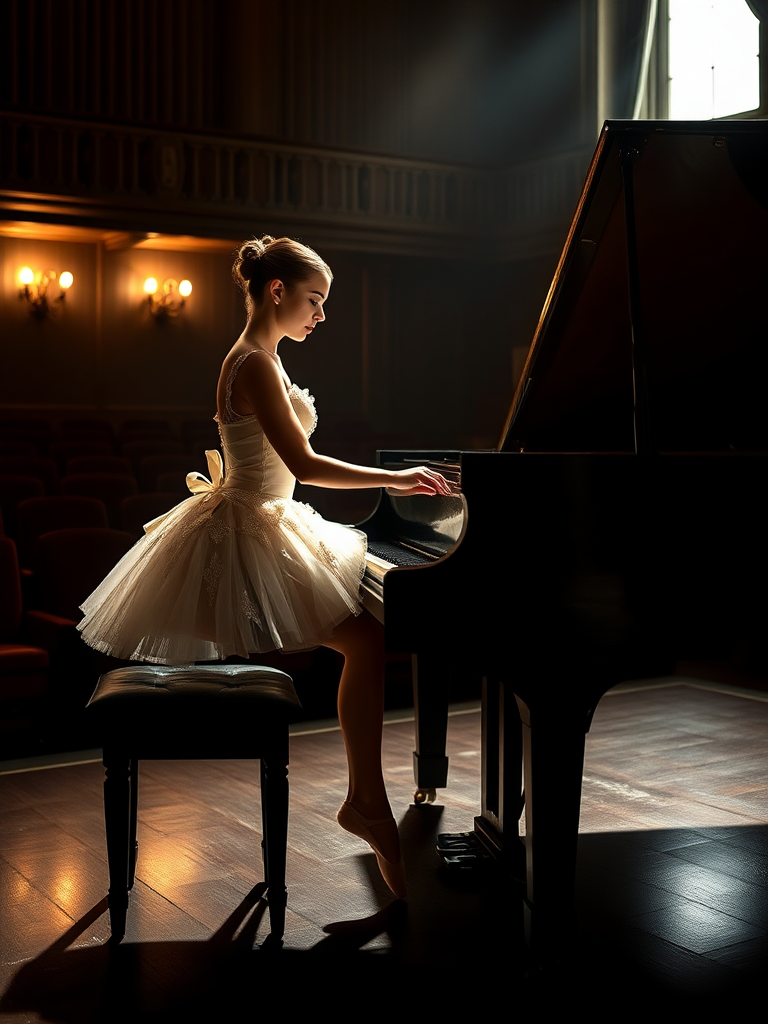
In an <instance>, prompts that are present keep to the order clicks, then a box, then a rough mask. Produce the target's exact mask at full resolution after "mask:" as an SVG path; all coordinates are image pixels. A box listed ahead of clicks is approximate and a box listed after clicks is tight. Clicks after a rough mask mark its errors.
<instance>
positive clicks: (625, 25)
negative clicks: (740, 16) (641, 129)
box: [598, 0, 768, 120]
mask: <svg viewBox="0 0 768 1024" xmlns="http://www.w3.org/2000/svg"><path fill="white" fill-rule="evenodd" d="M761 2H762V3H764V4H768V0H761ZM599 11H600V14H599V54H600V56H599V85H598V90H599V104H600V118H601V120H602V119H605V118H638V117H639V116H640V109H641V105H642V101H643V95H644V89H645V81H646V77H647V72H648V60H649V57H650V52H651V43H652V41H653V32H654V29H655V26H656V11H657V0H601V3H600V8H599Z"/></svg>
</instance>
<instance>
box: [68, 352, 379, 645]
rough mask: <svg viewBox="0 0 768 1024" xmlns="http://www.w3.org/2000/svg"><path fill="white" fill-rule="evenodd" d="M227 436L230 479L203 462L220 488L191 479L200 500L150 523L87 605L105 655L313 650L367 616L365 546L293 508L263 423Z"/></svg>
mask: <svg viewBox="0 0 768 1024" xmlns="http://www.w3.org/2000/svg"><path fill="white" fill-rule="evenodd" d="M242 358H244V357H241V360H242ZM241 360H239V361H238V363H237V364H236V366H235V367H233V374H232V376H231V379H234V374H235V373H236V372H237V368H238V366H239V363H240V361H241ZM289 397H290V399H291V403H292V404H293V407H294V409H295V411H296V413H297V415H298V416H299V419H300V420H301V422H302V425H303V426H304V428H305V430H307V433H308V434H309V433H311V431H312V429H313V428H314V425H315V422H316V418H315V412H314V403H313V400H312V398H311V396H310V395H309V394H308V393H307V392H306V391H300V390H299V389H298V388H297V387H296V386H295V385H291V386H290V389H289ZM231 415H233V416H234V414H233V413H231ZM220 432H221V438H222V444H223V448H224V466H225V467H226V471H225V472H223V467H222V463H221V458H220V456H219V453H218V452H208V453H206V454H207V456H208V465H209V472H210V473H211V479H210V480H207V479H206V478H205V477H202V476H201V475H200V474H190V476H189V477H188V478H187V481H188V484H189V486H190V489H191V490H192V491H193V492H196V493H193V494H192V495H191V496H190V497H189V498H187V499H186V500H184V501H182V502H181V503H180V504H179V505H177V506H176V507H175V508H173V509H171V511H170V512H168V513H167V514H166V515H164V516H161V517H160V518H159V519H156V520H154V521H153V522H152V523H148V524H147V526H146V527H145V535H144V536H143V537H142V538H141V539H140V540H139V541H138V542H137V543H136V544H135V545H134V546H133V548H131V550H130V551H129V552H128V553H127V554H126V555H125V556H124V557H123V558H122V559H121V561H120V562H119V563H118V564H117V565H116V566H115V568H114V569H113V570H112V572H111V573H110V574H109V575H108V576H107V578H106V579H105V580H104V581H103V582H102V583H101V584H100V585H99V586H98V587H97V588H96V590H95V591H94V592H93V593H92V594H91V595H90V597H88V599H87V600H86V601H85V602H84V603H83V605H82V611H83V613H84V618H83V619H82V621H81V622H80V624H79V626H78V628H79V629H80V631H81V633H82V636H83V639H84V640H85V641H86V642H87V643H88V644H90V645H91V646H92V647H94V648H96V649H97V650H99V651H103V652H104V653H106V654H110V655H113V656H114V657H117V658H127V659H131V660H136V661H149V662H158V663H161V664H181V663H186V662H193V661H212V660H215V659H223V658H227V657H229V656H230V655H240V656H242V657H247V656H248V655H250V654H255V653H266V652H268V651H274V650H281V651H298V650H306V649H309V648H312V647H317V646H318V645H319V644H321V643H323V642H324V641H325V640H327V639H328V638H329V637H330V636H331V634H332V633H333V630H334V628H335V627H336V626H337V625H338V624H339V623H340V622H341V621H342V620H344V619H345V618H347V616H348V615H350V614H358V613H359V611H360V609H361V602H360V582H361V579H362V575H363V571H364V569H365V551H366V536H365V534H364V533H362V532H361V531H360V530H356V529H353V528H351V527H347V526H343V525H341V524H340V523H332V522H327V521H326V520H325V519H323V518H322V516H320V515H319V514H318V513H317V512H315V511H314V509H312V508H310V506H308V505H305V504H303V503H302V502H298V501H295V500H293V498H292V494H293V489H294V485H295V481H294V479H293V477H292V476H291V475H290V473H289V471H288V470H287V468H286V467H285V465H284V464H283V463H282V462H281V461H280V459H279V458H278V456H277V454H276V452H275V451H274V449H273V448H272V446H271V445H270V444H269V442H268V440H267V438H266V436H265V435H264V433H263V431H262V430H261V428H260V426H259V424H258V421H257V420H256V419H255V417H252V416H250V417H238V418H237V419H236V420H235V421H234V422H232V423H229V422H227V423H221V424H220Z"/></svg>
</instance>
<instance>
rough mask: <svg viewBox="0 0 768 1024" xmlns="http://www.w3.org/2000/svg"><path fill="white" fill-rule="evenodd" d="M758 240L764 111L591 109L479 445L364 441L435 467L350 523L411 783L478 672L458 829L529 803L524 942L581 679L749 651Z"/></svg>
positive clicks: (763, 567) (510, 840)
mask: <svg viewBox="0 0 768 1024" xmlns="http://www.w3.org/2000/svg"><path fill="white" fill-rule="evenodd" d="M767 252H768V123H767V122H765V121H707V122H696V123H692V122H673V121H607V122H606V123H605V124H604V126H603V129H602V131H601V133H600V137H599V141H598V145H597V148H596V151H595V154H594V157H593V159H592V161H591V164H590V166H589V170H588V172H587V176H586V181H585V184H584V187H583V190H582V193H581V196H580V199H579V201H578V205H577V208H576V212H575V215H574V217H573V220H572V223H571V227H570V230H569V232H568V235H567V238H566V241H565V245H564V248H563V251H562V255H561V257H560V260H559V263H558V265H557V270H556V273H555V276H554V279H553V281H552V284H551V287H550V289H549V292H548V294H547V296H546V300H545V302H544V307H543V310H542V313H541V317H540V319H539V323H538V326H537V329H536V332H535V335H534V338H533V341H532V343H531V345H530V349H529V353H528V357H527V361H526V363H525V367H524V370H523V372H522V375H521V379H520V382H519V384H518V386H517V389H516V392H515V394H514V397H513V399H512V403H511V407H510V410H509V413H508V416H507V419H506V423H505V424H504V426H503V429H502V430H501V434H500V440H499V442H498V445H497V447H496V448H495V449H494V450H492V451H400V452H395V451H387V452H380V453H379V454H378V458H379V462H380V464H382V465H385V466H388V467H391V468H397V467H402V466H404V465H407V464H409V463H414V462H415V463H423V462H428V463H430V464H433V465H435V466H437V468H439V469H441V471H442V472H444V473H445V475H446V476H448V477H449V478H450V479H451V480H452V481H453V483H454V489H455V493H454V494H453V495H451V496H450V497H445V498H427V497H405V498H397V497H392V496H389V495H386V494H385V495H382V498H381V501H380V503H379V506H378V507H377V509H376V510H375V512H374V513H373V515H372V516H371V517H370V519H368V520H367V521H366V522H365V523H363V524H362V527H361V528H362V529H364V530H365V531H366V532H367V534H368V537H369V549H370V550H369V557H368V568H367V571H366V578H365V581H364V600H365V604H366V607H368V609H369V610H370V611H371V612H372V613H373V614H374V615H376V616H377V618H379V619H380V621H382V622H383V624H384V628H385V635H386V642H387V645H388V647H389V649H391V650H393V651H400V652H411V654H412V655H413V663H414V702H415V709H416V749H415V752H414V772H415V780H416V797H415V799H416V802H421V801H428V800H431V799H434V795H435V792H436V790H437V789H439V788H442V787H444V786H446V785H447V781H448V761H447V759H446V756H445V738H446V723H447V708H448V700H449V694H450V681H451V678H452V677H453V678H455V677H456V674H457V673H462V674H463V673H472V674H474V675H475V676H476V677H477V678H478V679H479V680H482V695H483V700H482V793H481V807H480V813H479V814H478V816H477V817H476V818H475V821H474V828H473V831H472V832H471V833H469V836H470V837H471V839H472V841H473V842H476V843H479V844H480V845H481V847H482V849H483V850H485V851H489V852H490V853H492V854H493V855H494V856H496V857H498V858H499V859H500V860H501V861H502V862H504V861H507V862H509V863H510V864H511V863H514V862H515V861H516V860H517V859H518V854H519V851H520V838H519V828H518V821H519V818H520V816H521V814H522V811H523V808H524V809H525V840H524V842H525V853H524V859H525V884H526V899H525V905H526V908H527V922H528V927H529V939H530V940H531V941H532V942H534V943H539V944H541V943H542V942H544V943H546V942H547V937H548V939H549V941H550V942H551V941H553V936H554V935H555V934H557V928H556V926H555V923H554V922H558V923H559V922H561V921H562V920H563V915H564V914H567V912H568V909H569V906H570V904H571V903H572V897H573V885H574V874H575V865H576V847H577V835H578V825H579V810H580V802H581V782H582V774H583V764H584V746H585V736H586V733H587V731H588V730H589V727H590V723H591V720H592V716H593V713H594V711H595V708H596V706H597V704H598V702H599V700H600V698H601V697H602V696H603V695H604V694H605V693H606V692H607V691H608V690H609V689H610V688H611V687H613V686H615V685H616V684H618V683H620V682H622V681H625V680H630V679H643V678H651V677H659V676H663V675H666V674H668V673H670V672H672V671H673V670H674V668H675V664H676V662H677V661H679V660H681V659H696V660H704V659H728V658H731V657H732V656H733V655H734V652H736V651H738V650H740V649H741V650H750V649H755V647H756V646H757V647H758V648H760V646H761V645H762V653H763V654H764V653H765V644H766V629H765V623H766V622H768V607H767V606H768V600H767V598H766V580H767V579H768V573H767V570H768V558H767V557H766V534H767V533H768V529H767V526H768V499H767V498H766V494H767V493H768V455H767V453H768V396H767V395H766V387H767V386H768V324H767V322H766V321H767V319H768V312H767V311H768V303H767V302H766V286H767V284H768V274H767V273H766V272H767V271H768V256H767V255H766V253H767ZM521 767H522V771H521ZM462 842H463V840H462Z"/></svg>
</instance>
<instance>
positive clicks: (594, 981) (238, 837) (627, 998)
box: [0, 680, 768, 1024]
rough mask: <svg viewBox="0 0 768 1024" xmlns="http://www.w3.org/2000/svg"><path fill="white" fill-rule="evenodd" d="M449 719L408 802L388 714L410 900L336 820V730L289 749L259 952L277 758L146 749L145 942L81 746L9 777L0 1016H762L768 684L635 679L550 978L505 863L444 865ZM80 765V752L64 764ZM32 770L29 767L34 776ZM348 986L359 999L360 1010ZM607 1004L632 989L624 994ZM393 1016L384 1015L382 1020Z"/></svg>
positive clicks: (458, 780) (460, 819) (461, 720)
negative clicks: (525, 1012)
mask: <svg viewBox="0 0 768 1024" xmlns="http://www.w3.org/2000/svg"><path fill="white" fill-rule="evenodd" d="M459 711H460V713H456V714H453V715H452V716H451V718H450V722H449V732H448V753H449V756H450V760H451V770H450V776H449V786H448V789H447V790H445V792H443V793H441V794H440V798H439V801H438V802H437V803H435V804H432V805H422V806H419V807H416V806H414V805H413V804H412V803H411V799H412V795H413V788H414V787H413V779H412V773H411V749H412V744H413V723H412V722H411V721H410V720H400V721H390V722H389V723H388V725H387V727H386V729H385V740H384V762H385V770H386V778H387V784H388V787H389V790H390V794H391V798H392V803H393V806H394V807H395V808H396V809H398V817H399V819H400V822H401V833H402V837H403V846H404V850H405V853H406V863H407V873H408V883H409V900H408V909H407V913H406V912H404V908H403V905H402V904H399V903H396V902H392V901H391V900H390V898H389V896H388V891H387V889H386V887H385V886H384V885H383V883H382V881H381V878H380V876H379V874H378V871H377V868H376V864H375V859H374V858H373V856H372V855H371V854H370V853H367V852H366V851H367V847H366V846H365V845H364V844H363V843H362V842H361V841H360V840H358V839H356V838H355V837H354V836H350V835H348V834H347V833H345V832H343V831H342V830H340V829H339V828H338V826H336V825H335V823H334V820H333V818H334V814H335V812H336V809H337V807H338V805H339V803H340V802H341V799H342V797H343V795H344V792H345V788H346V775H345V762H344V750H343V743H342V739H341V736H340V734H339V732H338V731H337V730H336V729H335V728H333V727H329V726H316V727H314V728H313V729H310V730H308V731H303V732H299V733H296V734H294V736H293V737H292V740H291V766H290V784H291V818H290V833H289V854H288V890H289V904H288V914H287V920H286V935H285V943H284V946H283V949H282V950H279V951H274V950H273V951H270V950H269V949H268V946H265V945H264V940H265V938H266V936H267V934H268V915H267V914H266V913H265V907H264V904H263V902H262V901H260V900H259V895H260V888H259V886H258V883H259V882H260V880H261V873H260V848H259V844H260V838H261V837H260V832H259V828H260V825H259V822H260V809H259V790H258V782H257V780H258V766H257V765H256V764H255V763H254V762H249V761H237V760H233V761H225V762H146V763H143V764H142V767H141V784H140V832H139V840H140V853H139V864H138V869H137V882H136V886H135V889H134V892H133V894H132V897H131V906H130V908H129V915H128V927H127V933H126V938H125V940H124V941H123V943H122V944H121V945H120V947H118V948H117V949H115V950H111V951H110V949H109V948H108V947H107V945H106V939H107V938H108V935H109V923H108V918H107V914H106V902H105V893H106V888H107V871H106V859H105V855H104V826H103V817H102V804H101V799H102V797H101V785H102V778H103V770H102V768H101V765H100V763H99V762H98V761H96V760H89V759H88V757H87V755H81V756H80V757H76V758H74V759H73V760H74V761H78V760H82V763H64V764H61V765H59V766H38V765H34V764H33V765H24V766H15V765H13V764H6V765H5V766H3V767H4V768H5V771H2V772H0V814H1V815H2V832H1V833H0V922H1V924H0V1021H2V1022H3V1024H44V1022H50V1024H54V1022H55V1024H96V1022H99V1024H100V1022H112V1021H116V1022H122V1021H126V1022H131V1024H144V1022H146V1021H160V1020H162V1021H164V1022H165V1021H169V1020H184V1021H192V1020H206V1021H218V1020H225V1019H229V1018H232V1019H238V1020H239V1019H245V1018H243V1015H242V1013H241V1012H240V1002H241V1000H246V1001H247V1002H248V1004H249V1005H250V1006H251V1007H252V1008H253V1014H252V1015H253V1016H255V1015H256V1008H257V1003H258V1001H259V1000H260V998H262V997H263V994H264V993H265V992H266V991H267V990H268V989H269V988H271V987H273V986H277V987H278V988H277V991H279V992H281V993H282V997H283V998H285V999H288V1000H290V1002H291V1006H292V1007H293V1009H294V1011H295V1012H296V1013H298V1012H302V1011H306V1012H308V1013H309V1012H312V1013H313V1014H316V1013H317V1012H318V1007H319V1006H322V1005H328V1006H330V1007H333V1008H334V1016H335V1017H336V1018H338V1019H341V1020H346V1019H352V1018H356V1017H358V1016H359V1015H360V1012H361V1011H360V1006H361V1003H360V1001H359V1000H360V998H363V996H361V995H360V994H359V993H365V995H364V999H365V1001H366V1005H371V1006H373V1007H375V1010H376V1012H377V1013H380V1016H381V1017H382V1018H383V1017H384V1016H385V1015H387V1014H388V1013H389V1011H390V1008H394V1009H396V1010H397V1009H398V1008H400V1009H402V1008H404V1007H407V1010H408V1013H409V1016H410V1015H416V1014H417V1013H421V1012H423V1013H425V1014H426V1013H434V1012H435V1011H437V1012H445V1011H450V1012H452V1013H453V1012H459V1011H463V1010H467V1011H469V1010H471V1011H472V1012H473V1013H477V1012H480V1011H481V1008H482V1005H483V1001H484V1000H485V999H487V998H491V999H492V1001H493V1003H494V1005H495V1003H496V1001H497V1000H498V998H508V999H509V1001H510V1009H512V1010H514V1008H516V1007H517V1008H520V1007H523V1006H525V1005H528V1004H530V1005H534V1004H535V1005H544V1004H546V1003H547V1002H549V1001H555V1002H556V1001H557V1000H558V999H560V1000H562V997H563V994H564V993H566V992H567V991H568V987H569V986H571V987H572V988H573V993H574V1002H575V1001H576V1000H578V1002H579V1003H580V1004H583V1003H584V1002H585V1000H589V1001H590V1003H591V1005H592V1006H593V1007H594V1009H595V1012H596V1013H598V1017H599V1010H600V1008H601V1007H605V1009H606V1013H607V1012H608V1011H609V1009H610V1007H611V1006H612V1007H613V1010H614V1012H615V1009H616V997H615V993H616V992H617V991H620V992H621V1003H622V1004H624V1005H627V1004H631V1005H638V1004H640V1003H641V1002H643V1001H647V1002H648V1004H649V1005H651V1006H658V1005H659V1004H660V1003H659V1001H663V1002H664V1004H665V1005H673V1004H674V1002H675V1001H676V1000H678V999H679V1000H681V1001H682V1002H683V1003H684V1004H685V1005H686V1006H690V1005H691V1004H692V1001H695V1000H701V1001H702V1004H706V1005H707V1006H712V1005H714V1004H715V1003H716V1002H717V1001H718V1000H722V1001H723V1002H724V1003H727V1005H728V1006H729V1007H730V1008H735V1007H738V1006H739V1005H741V1004H742V1003H743V1005H744V1006H745V1007H746V1006H747V1005H748V1003H749V1000H750V999H751V998H753V996H754V994H755V993H756V992H761V991H762V989H763V987H764V982H763V978H764V976H765V971H766V968H768V824H766V823H767V822H768V773H767V772H766V765H765V750H766V743H767V741H768V701H766V694H765V693H761V692H759V691H757V690H751V691H750V690H744V689H736V688H733V687H728V686H725V685H721V684H717V683H713V684H706V683H701V682H697V681H690V680H672V681H670V683H669V685H654V686H648V687H645V688H642V687H641V688H629V687H627V688H622V689H617V690H615V691H612V692H611V693H610V694H608V695H607V696H606V697H605V698H604V699H603V701H602V702H601V704H600V706H599V708H598V710H597V713H596V715H595V719H594V723H593V726H592V730H591V732H590V734H589V736H588V739H587V750H586V760H585V771H584V789H583V800H582V817H581V828H580V838H579V861H578V876H577V891H576V931H575V941H574V942H573V944H572V945H570V944H566V943H565V941H564V943H563V948H562V950H561V951H560V953H559V955H558V958H557V960H556V962H553V963H552V964H551V965H545V969H544V971H542V970H540V969H537V970H532V969H531V964H530V961H529V959H528V957H527V953H526V947H525V940H524V927H523V903H522V889H521V886H520V884H519V883H518V882H516V881H515V880H514V879H512V878H509V877H506V876H505V875H503V874H502V872H501V870H500V868H499V866H498V865H497V864H496V863H495V862H493V861H490V860H489V861H486V862H484V863H483V864H481V865H480V866H478V867H477V868H476V869H474V870H467V871H456V870H449V869H447V868H446V867H445V866H444V865H443V864H442V863H441V862H440V860H439V859H438V858H437V856H436V854H435V852H434V847H435V838H436V836H437V834H438V832H459V831H465V830H467V829H469V828H471V825H472V819H473V817H474V816H475V814H477V813H478V809H479V802H480V720H479V718H480V716H479V713H478V711H477V710H476V709H474V708H463V709H459ZM63 760H66V759H63ZM17 767H21V769H22V770H15V768H17ZM345 993H346V995H347V996H349V995H350V994H351V993H352V994H355V993H357V994H356V995H355V997H354V999H352V1001H351V1002H350V1003H347V1002H345ZM610 993H614V996H613V997H611V996H610ZM374 1016H375V1014H374Z"/></svg>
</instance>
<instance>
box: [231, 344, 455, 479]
mask: <svg viewBox="0 0 768 1024" xmlns="http://www.w3.org/2000/svg"><path fill="white" fill-rule="evenodd" d="M235 390H236V391H237V392H238V398H239V400H240V401H239V403H238V404H239V405H241V406H242V405H246V406H247V407H248V408H249V410H250V412H252V413H253V414H254V415H255V416H256V417H257V419H258V421H259V423H260V425H261V428H262V430H263V431H264V433H265V434H266V435H267V438H268V440H269V442H270V444H271V445H272V446H273V448H274V449H275V451H276V452H277V454H278V455H279V456H280V458H281V459H282V460H283V462H284V463H285V464H286V466H287V467H288V469H289V470H290V471H291V473H292V474H293V476H295V477H296V479H297V480H298V481H299V482H300V483H303V484H314V485H316V486H319V487H337V488H356V487H358V488H360V487H388V488H390V489H395V490H397V491H398V492H400V493H407V494H450V493H451V488H450V485H449V484H448V482H447V481H446V480H445V479H444V478H443V477H442V476H441V475H440V474H439V473H436V472H434V471H433V470H431V469H427V468H426V467H425V466H418V467H415V468H413V469H407V470H398V471H394V470H388V469H369V468H366V467H365V466H356V465H353V464H352V463H350V462H342V461H340V460H339V459H332V458H330V457H329V456H326V455H319V454H318V453H317V452H316V451H315V450H314V449H313V448H312V445H311V444H310V443H309V439H308V438H307V435H306V434H305V432H304V428H303V427H302V425H301V423H300V421H299V418H298V416H297V415H296V413H295V412H294V410H293V406H292V405H291V401H290V398H289V397H288V392H287V390H286V387H285V382H284V380H283V377H282V374H281V372H280V368H279V366H278V364H277V362H276V361H275V360H274V359H273V358H272V357H271V356H270V354H269V353H268V352H260V351H256V352H254V354H253V355H252V356H251V358H250V359H246V360H244V362H243V364H242V366H241V367H240V370H239V372H238V375H237V379H236V381H235Z"/></svg>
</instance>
